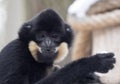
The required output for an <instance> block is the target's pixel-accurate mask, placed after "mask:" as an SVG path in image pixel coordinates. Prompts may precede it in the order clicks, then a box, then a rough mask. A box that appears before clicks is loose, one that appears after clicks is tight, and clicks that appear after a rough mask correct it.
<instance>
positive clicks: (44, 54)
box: [19, 9, 72, 63]
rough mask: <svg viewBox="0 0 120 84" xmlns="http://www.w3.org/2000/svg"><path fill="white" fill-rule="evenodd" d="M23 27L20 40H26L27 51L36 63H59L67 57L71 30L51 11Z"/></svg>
mask: <svg viewBox="0 0 120 84" xmlns="http://www.w3.org/2000/svg"><path fill="white" fill-rule="evenodd" d="M23 27H24V28H22V29H21V30H20V32H19V36H20V39H22V40H24V41H25V40H26V39H27V40H28V48H29V51H30V52H31V54H32V56H33V58H34V59H35V60H36V61H37V62H42V63H44V62H45V63H47V62H48V63H49V62H60V61H62V60H63V59H64V58H65V57H66V56H67V54H68V51H69V50H68V48H69V47H70V45H71V42H72V30H71V28H70V27H69V26H68V25H67V24H65V23H64V21H63V20H62V19H61V18H60V16H59V15H58V14H57V13H56V12H54V11H53V10H51V9H48V10H45V11H43V12H41V13H40V14H39V15H37V16H36V17H34V18H33V19H32V20H30V21H29V22H27V23H26V24H24V25H23ZM25 28H26V30H25ZM25 31H27V32H25ZM23 32H24V33H23Z"/></svg>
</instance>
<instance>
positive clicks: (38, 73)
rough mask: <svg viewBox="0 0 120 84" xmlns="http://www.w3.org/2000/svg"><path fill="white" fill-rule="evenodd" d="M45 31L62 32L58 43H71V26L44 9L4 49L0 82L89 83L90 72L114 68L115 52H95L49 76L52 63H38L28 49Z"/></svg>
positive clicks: (37, 83)
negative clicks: (30, 43)
mask: <svg viewBox="0 0 120 84" xmlns="http://www.w3.org/2000/svg"><path fill="white" fill-rule="evenodd" d="M43 30H44V31H47V32H48V33H51V32H57V33H58V34H59V36H60V38H59V40H57V42H55V44H56V45H59V44H60V43H61V42H66V43H67V44H68V46H69V47H70V46H71V43H72V39H73V32H72V29H71V28H70V27H69V26H68V25H67V24H66V23H64V21H63V20H62V19H61V18H60V17H59V15H58V14H56V12H54V11H53V10H51V9H47V10H45V11H43V12H42V13H40V14H39V15H37V16H36V17H34V18H33V19H32V20H30V21H28V22H26V23H25V24H24V25H23V26H22V28H21V29H20V31H19V38H18V39H16V40H14V41H12V42H11V43H9V44H8V45H7V46H6V47H5V48H4V49H3V50H2V51H1V53H0V84H74V83H77V82H78V81H79V84H87V83H89V82H88V81H89V80H90V79H91V77H92V76H90V78H89V74H90V73H93V72H95V71H96V72H101V73H106V72H108V70H109V69H112V68H113V63H115V59H114V58H113V54H112V53H107V54H96V55H95V56H92V57H89V58H84V59H81V60H77V61H75V62H72V63H70V64H68V65H67V66H65V67H64V68H62V69H59V70H57V71H55V72H53V73H51V74H49V75H47V74H48V73H47V69H48V68H51V67H52V66H53V62H49V63H47V62H40V63H39V62H36V61H35V60H34V59H33V57H32V55H31V53H30V51H29V49H28V43H29V42H30V41H31V40H33V41H35V42H37V43H39V41H38V40H37V39H36V35H37V34H38V33H39V32H40V31H43ZM53 61H54V59H53ZM92 78H94V77H92ZM87 79H88V80H87ZM95 79H96V78H95ZM93 80H94V79H93ZM77 84H78V83H77Z"/></svg>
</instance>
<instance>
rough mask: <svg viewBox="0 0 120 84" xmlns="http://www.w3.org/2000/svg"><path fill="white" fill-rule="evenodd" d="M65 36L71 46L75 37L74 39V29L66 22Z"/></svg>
mask: <svg viewBox="0 0 120 84" xmlns="http://www.w3.org/2000/svg"><path fill="white" fill-rule="evenodd" d="M64 27H65V37H64V40H65V42H67V44H68V47H71V45H72V42H73V39H74V31H73V30H72V29H71V27H70V26H69V25H68V24H66V23H65V26H64Z"/></svg>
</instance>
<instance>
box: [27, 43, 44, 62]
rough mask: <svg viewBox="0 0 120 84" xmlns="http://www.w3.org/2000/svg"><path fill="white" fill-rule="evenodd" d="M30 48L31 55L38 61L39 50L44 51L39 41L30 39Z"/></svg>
mask: <svg viewBox="0 0 120 84" xmlns="http://www.w3.org/2000/svg"><path fill="white" fill-rule="evenodd" d="M28 48H29V51H30V53H31V55H32V56H33V58H34V59H35V60H36V61H38V56H37V53H38V51H39V52H42V51H41V48H40V47H39V46H38V45H37V43H36V42H34V41H30V42H29V46H28Z"/></svg>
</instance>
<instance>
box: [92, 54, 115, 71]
mask: <svg viewBox="0 0 120 84" xmlns="http://www.w3.org/2000/svg"><path fill="white" fill-rule="evenodd" d="M113 57H114V54H113V53H103V54H96V55H95V56H93V59H94V60H95V61H96V63H95V65H96V70H95V71H96V72H101V73H107V72H108V71H109V70H110V69H113V67H114V65H113V64H114V63H115V62H116V60H115V58H113Z"/></svg>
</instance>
